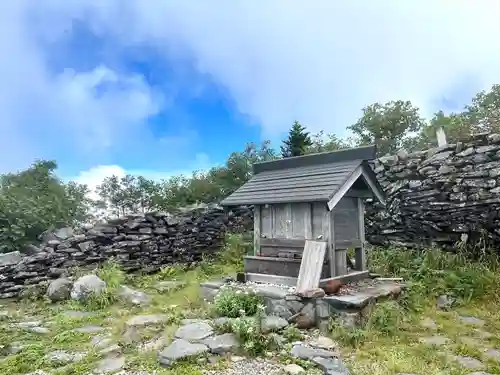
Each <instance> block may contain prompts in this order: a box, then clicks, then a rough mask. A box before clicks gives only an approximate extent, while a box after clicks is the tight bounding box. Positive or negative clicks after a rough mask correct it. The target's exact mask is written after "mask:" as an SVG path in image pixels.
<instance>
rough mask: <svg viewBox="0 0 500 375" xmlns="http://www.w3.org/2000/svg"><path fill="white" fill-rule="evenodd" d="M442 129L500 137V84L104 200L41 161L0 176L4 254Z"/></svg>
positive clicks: (368, 117)
mask: <svg viewBox="0 0 500 375" xmlns="http://www.w3.org/2000/svg"><path fill="white" fill-rule="evenodd" d="M437 127H443V128H444V130H445V132H446V134H447V137H448V141H449V142H453V141H454V140H456V139H458V138H461V137H467V135H469V134H471V133H477V132H500V85H494V86H493V87H492V88H491V90H490V91H487V92H480V93H479V94H478V95H476V96H475V97H474V98H473V99H472V101H471V103H470V105H468V106H466V107H465V108H464V110H463V111H462V112H460V113H450V114H444V113H443V112H442V111H439V112H437V113H436V114H435V115H434V116H433V117H432V118H431V119H430V120H429V121H427V120H425V119H424V118H423V117H422V115H421V114H420V113H419V109H418V108H417V107H415V106H414V105H412V103H411V102H408V101H401V100H397V101H390V102H387V103H383V104H381V103H374V104H372V105H369V106H367V107H365V108H363V110H362V116H361V117H360V118H359V119H358V120H357V121H356V122H355V123H354V124H352V125H350V126H348V129H349V131H350V134H351V136H350V137H348V138H346V139H341V138H339V137H337V136H335V135H333V134H330V135H327V134H324V133H322V132H321V133H319V134H315V135H310V134H308V133H307V132H306V131H305V127H304V126H302V125H301V124H300V123H298V122H296V123H294V124H293V126H292V129H291V130H290V133H289V136H288V138H287V139H286V140H285V141H284V142H283V145H282V146H281V150H280V151H281V152H278V151H277V149H276V148H275V147H273V145H271V144H270V142H263V143H262V144H261V145H256V144H248V145H247V146H246V147H245V149H244V150H243V151H241V152H234V153H232V154H231V155H230V156H229V157H228V159H227V161H226V163H225V164H224V165H221V166H218V167H214V168H212V169H210V170H208V171H197V172H194V173H193V174H192V175H191V176H177V177H173V178H171V179H168V180H164V181H152V180H148V179H146V178H144V177H142V176H130V175H129V176H125V177H123V178H118V177H116V176H113V177H109V178H107V179H106V180H105V181H103V183H102V185H101V186H100V187H99V189H98V193H99V197H100V199H98V200H96V201H91V200H89V199H88V198H87V195H86V193H87V192H88V188H87V187H86V186H83V185H79V184H76V183H73V182H69V183H66V182H63V181H61V180H60V179H59V178H58V177H57V174H56V169H57V163H56V162H55V161H36V162H35V163H34V164H33V165H32V166H31V167H30V168H28V169H26V170H24V171H21V172H17V173H10V174H6V175H2V176H0V252H8V251H12V250H19V249H22V246H23V245H24V244H27V243H32V242H34V241H36V240H37V237H38V236H39V235H40V234H42V233H43V232H44V231H45V230H50V229H52V228H55V227H61V226H65V225H73V224H76V223H81V222H85V221H86V220H89V219H91V216H92V213H93V212H94V211H95V210H92V208H96V207H97V208H101V209H105V210H106V211H107V212H109V213H110V214H112V215H122V214H125V213H129V212H141V211H149V210H163V211H171V210H174V209H176V208H178V207H183V206H186V205H190V204H193V203H198V202H205V203H210V202H218V201H219V200H220V199H221V198H223V197H225V196H227V195H228V194H230V193H232V192H233V191H234V190H235V189H237V188H238V187H240V186H241V185H242V184H243V183H245V182H246V181H247V180H248V179H249V178H250V177H251V174H252V164H253V163H255V162H260V161H266V160H271V159H274V158H278V157H289V156H296V155H300V154H305V153H313V152H322V151H331V150H337V149H341V148H345V147H351V146H359V145H365V144H373V143H375V144H376V145H377V147H378V151H379V155H384V154H386V153H393V152H396V151H397V150H398V149H400V148H402V147H404V148H405V149H407V150H409V151H412V150H421V149H426V148H428V147H434V146H435V145H436V141H435V129H436V128H437Z"/></svg>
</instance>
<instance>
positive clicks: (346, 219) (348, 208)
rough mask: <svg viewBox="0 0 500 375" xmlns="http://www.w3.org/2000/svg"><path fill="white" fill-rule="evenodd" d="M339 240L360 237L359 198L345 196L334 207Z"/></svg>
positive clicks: (350, 239)
mask: <svg viewBox="0 0 500 375" xmlns="http://www.w3.org/2000/svg"><path fill="white" fill-rule="evenodd" d="M333 213H334V222H335V234H336V236H335V237H336V240H337V241H340V240H342V241H352V240H358V239H359V211H358V198H351V197H343V198H342V199H341V200H340V201H339V203H338V204H337V206H336V207H335V208H334V209H333Z"/></svg>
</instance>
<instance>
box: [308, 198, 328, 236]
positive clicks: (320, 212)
mask: <svg viewBox="0 0 500 375" xmlns="http://www.w3.org/2000/svg"><path fill="white" fill-rule="evenodd" d="M311 205H312V239H313V240H314V239H315V238H318V236H319V235H324V234H325V233H324V232H323V218H324V217H325V212H326V211H327V206H326V204H325V203H319V202H314V203H312V204H311Z"/></svg>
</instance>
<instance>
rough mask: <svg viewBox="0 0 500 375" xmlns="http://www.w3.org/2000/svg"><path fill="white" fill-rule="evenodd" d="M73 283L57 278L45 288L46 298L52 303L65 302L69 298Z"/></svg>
mask: <svg viewBox="0 0 500 375" xmlns="http://www.w3.org/2000/svg"><path fill="white" fill-rule="evenodd" d="M72 288H73V282H72V281H71V280H70V279H67V278H59V279H56V280H54V281H52V282H51V283H50V284H49V287H48V288H47V297H48V298H49V299H50V300H51V301H52V302H58V301H65V300H67V299H69V298H70V296H71V289H72Z"/></svg>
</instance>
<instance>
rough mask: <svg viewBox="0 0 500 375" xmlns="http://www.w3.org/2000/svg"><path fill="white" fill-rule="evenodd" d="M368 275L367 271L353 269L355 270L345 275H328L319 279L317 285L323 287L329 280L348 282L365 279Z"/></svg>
mask: <svg viewBox="0 0 500 375" xmlns="http://www.w3.org/2000/svg"><path fill="white" fill-rule="evenodd" d="M369 276H370V272H369V271H355V272H351V273H348V274H347V275H342V276H335V277H328V278H325V279H321V280H320V281H319V286H320V288H323V287H325V286H326V285H327V284H328V282H329V281H331V280H340V281H342V282H343V283H350V282H354V281H359V280H363V279H366V278H367V277H369Z"/></svg>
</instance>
